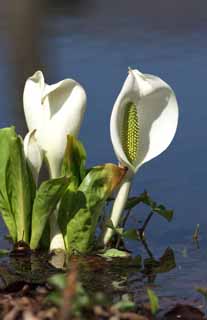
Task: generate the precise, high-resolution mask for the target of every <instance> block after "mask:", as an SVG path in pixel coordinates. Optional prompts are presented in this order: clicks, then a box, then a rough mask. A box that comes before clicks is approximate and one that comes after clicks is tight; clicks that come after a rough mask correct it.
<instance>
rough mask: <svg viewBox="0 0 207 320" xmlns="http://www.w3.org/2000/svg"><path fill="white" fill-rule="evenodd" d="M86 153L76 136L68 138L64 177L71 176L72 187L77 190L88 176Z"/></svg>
mask: <svg viewBox="0 0 207 320" xmlns="http://www.w3.org/2000/svg"><path fill="white" fill-rule="evenodd" d="M85 163H86V151H85V149H84V146H83V145H82V143H81V142H80V141H79V140H77V139H76V138H75V137H74V136H72V135H68V136H67V146H66V150H65V156H64V160H63V164H62V175H64V176H70V177H72V179H71V183H70V184H71V187H73V188H75V189H77V187H78V186H79V185H80V183H81V182H82V180H83V178H84V177H85V175H86V169H85Z"/></svg>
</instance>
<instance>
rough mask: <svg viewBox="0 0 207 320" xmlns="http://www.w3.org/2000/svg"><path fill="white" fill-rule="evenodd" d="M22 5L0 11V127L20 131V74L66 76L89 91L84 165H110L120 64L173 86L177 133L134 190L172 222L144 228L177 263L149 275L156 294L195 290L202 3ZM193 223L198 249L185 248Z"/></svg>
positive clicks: (205, 59)
mask: <svg viewBox="0 0 207 320" xmlns="http://www.w3.org/2000/svg"><path fill="white" fill-rule="evenodd" d="M25 3H26V2H25V1H23V2H22V8H12V9H11V8H10V7H9V5H7V7H6V8H3V10H2V12H1V22H0V43H1V48H0V105H1V107H0V125H1V127H3V126H9V125H11V124H16V127H17V130H18V131H19V132H21V133H23V134H25V133H26V126H25V123H24V115H23V111H22V99H21V96H22V90H23V85H24V82H25V80H26V78H27V76H29V75H31V74H32V73H33V72H35V71H36V70H37V69H39V68H41V69H42V70H43V71H44V73H45V78H46V81H47V82H48V83H55V82H57V81H59V80H61V79H63V78H67V77H71V78H74V79H76V80H78V81H79V82H80V83H81V84H82V85H83V86H84V88H85V89H86V91H87V95H88V106H87V113H86V116H85V119H84V123H83V126H82V129H81V134H80V137H81V140H82V141H83V143H84V144H85V146H86V149H87V152H88V166H91V165H95V164H101V163H105V162H116V158H115V156H114V153H113V149H112V146H111V142H110V133H109V120H110V114H111V110H112V107H113V103H114V101H115V99H116V97H117V94H118V93H119V90H120V89H121V86H122V84H123V81H124V80H125V77H126V75H127V68H128V66H131V67H132V68H138V69H139V70H140V71H142V72H143V73H152V74H155V75H158V76H160V77H161V78H163V79H164V80H165V81H166V82H168V83H169V84H170V85H171V86H172V87H173V89H174V90H175V92H176V95H177V99H178V103H179V107H180V120H179V127H178V130H177V134H176V137H175V139H174V140H173V143H172V144H171V146H170V147H169V149H168V150H167V151H166V152H165V153H163V154H162V155H161V156H160V157H158V158H156V159H154V160H153V161H151V162H149V163H148V164H146V165H145V166H143V167H142V168H141V169H140V172H139V173H138V174H137V176H136V178H135V181H134V185H133V193H134V194H138V193H140V192H142V191H143V190H144V189H147V190H148V191H149V192H150V194H151V196H152V197H153V198H154V199H155V200H156V201H158V202H161V203H164V204H166V206H168V207H171V208H173V209H174V210H175V217H174V220H173V222H171V223H170V224H169V223H167V222H165V221H162V219H161V218H159V217H156V218H155V219H154V222H153V223H152V224H151V225H150V227H149V231H148V234H147V235H148V239H149V243H150V245H151V247H152V249H153V251H154V253H155V255H157V256H159V255H161V254H162V250H163V249H164V248H165V247H167V246H171V247H172V248H174V250H175V254H176V258H177V268H176V269H174V271H172V272H171V273H169V274H168V275H161V276H158V278H157V279H156V283H157V285H158V286H161V288H162V289H163V291H162V290H161V291H162V293H161V294H163V295H165V294H167V295H168V294H169V295H175V294H176V295H180V296H192V295H194V292H195V290H194V288H195V287H196V286H202V285H203V286H205V285H206V283H205V281H206V279H207V278H206V276H207V271H206V270H207V268H206V266H207V209H206V198H207V185H206V181H207V126H206V121H207V84H206V83H207V81H206V78H207V2H206V1H205V0H198V1H194V0H188V1H187V0H182V1H180V0H179V1H178V0H176V1H175V0H174V1H171V2H169V1H164V0H157V1H153V2H152V1H149V0H145V1H144V3H141V1H135V0H129V1H124V0H114V1H101V0H96V1H93V0H88V1H87V0H85V1H71V2H70V1H68V2H66V1H65V2H64V1H60V2H59V1H58V2H55V1H53V2H50V3H49V2H48V4H47V5H44V8H43V7H41V5H40V4H38V1H37V5H36V7H35V8H33V7H32V4H31V7H29V9H28V7H27V6H25V7H26V8H24V5H25ZM31 3H32V2H31ZM38 5H39V6H40V7H38ZM34 6H35V4H34ZM24 10H27V11H26V12H27V13H26V14H25V12H24ZM34 12H36V14H34ZM25 19H27V20H26V21H27V24H26V22H25ZM28 23H29V24H28ZM30 33H31V34H30ZM138 212H139V210H138ZM197 223H199V224H200V229H201V232H200V236H201V243H200V249H197V248H195V246H194V245H193V244H192V234H193V231H194V229H195V226H196V224H197ZM1 229H2V233H1V239H2V246H3V245H4V241H3V234H4V232H5V230H4V228H3V226H2V228H1ZM131 246H132V247H133V248H134V250H137V247H136V246H135V245H133V244H131ZM183 250H184V251H185V252H187V255H183V254H182V252H183ZM175 279H177V280H176V281H175ZM186 281H187V288H186ZM163 283H164V285H163ZM184 283H185V285H184ZM158 291H159V290H158ZM159 292H160V291H159Z"/></svg>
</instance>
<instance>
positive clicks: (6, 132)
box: [0, 127, 17, 242]
mask: <svg viewBox="0 0 207 320" xmlns="http://www.w3.org/2000/svg"><path fill="white" fill-rule="evenodd" d="M15 135H16V133H15V130H14V128H13V127H12V128H4V129H0V151H1V157H0V212H1V214H2V218H3V220H4V222H5V224H6V226H7V228H8V231H9V234H10V236H11V238H12V240H13V241H14V242H16V241H17V230H16V222H15V218H14V214H13V212H12V208H11V204H10V200H9V195H8V190H7V167H8V165H9V162H10V150H11V147H10V144H11V143H10V141H11V138H12V137H14V136H15Z"/></svg>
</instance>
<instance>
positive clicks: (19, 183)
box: [0, 127, 33, 243]
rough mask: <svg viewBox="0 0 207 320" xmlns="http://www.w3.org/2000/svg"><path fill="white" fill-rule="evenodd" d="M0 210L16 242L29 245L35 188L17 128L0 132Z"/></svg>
mask: <svg viewBox="0 0 207 320" xmlns="http://www.w3.org/2000/svg"><path fill="white" fill-rule="evenodd" d="M0 149H1V150H4V151H3V152H2V154H1V159H0V210H1V213H2V217H3V219H4V221H5V223H6V225H7V227H8V230H9V233H10V235H11V237H12V239H13V241H14V242H16V241H20V240H24V241H25V242H27V243H28V242H29V237H30V227H31V211H32V192H33V185H32V183H33V182H32V180H31V173H30V171H29V168H28V165H27V162H26V159H25V156H24V151H23V144H22V139H21V138H20V137H19V136H17V134H16V132H15V129H14V127H11V128H4V129H1V130H0Z"/></svg>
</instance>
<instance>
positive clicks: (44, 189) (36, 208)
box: [30, 177, 69, 249]
mask: <svg viewBox="0 0 207 320" xmlns="http://www.w3.org/2000/svg"><path fill="white" fill-rule="evenodd" d="M68 183H69V178H66V177H61V178H57V179H51V180H48V181H45V182H43V183H42V184H41V186H40V187H39V189H38V191H37V193H36V197H35V200H34V205H33V210H32V235H31V241H30V247H31V249H36V248H37V247H38V244H39V241H40V239H41V236H42V233H43V231H44V229H45V226H46V223H47V221H48V218H49V216H50V215H51V213H52V212H53V211H54V210H55V208H56V206H57V204H58V202H59V201H60V198H61V197H62V196H63V194H64V192H65V190H66V189H67V186H68Z"/></svg>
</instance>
